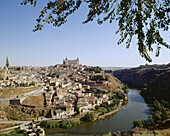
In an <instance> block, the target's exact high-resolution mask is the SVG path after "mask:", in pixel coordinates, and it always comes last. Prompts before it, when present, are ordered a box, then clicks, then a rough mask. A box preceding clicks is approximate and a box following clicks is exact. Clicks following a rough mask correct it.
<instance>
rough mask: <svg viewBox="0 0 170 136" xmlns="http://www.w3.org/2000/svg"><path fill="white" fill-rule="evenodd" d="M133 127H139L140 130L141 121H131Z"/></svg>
mask: <svg viewBox="0 0 170 136" xmlns="http://www.w3.org/2000/svg"><path fill="white" fill-rule="evenodd" d="M133 126H134V127H140V128H142V127H143V123H142V121H141V120H135V121H133Z"/></svg>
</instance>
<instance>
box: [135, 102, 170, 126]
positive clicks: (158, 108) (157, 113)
mask: <svg viewBox="0 0 170 136" xmlns="http://www.w3.org/2000/svg"><path fill="white" fill-rule="evenodd" d="M152 106H153V110H152V113H151V115H150V116H149V117H148V120H147V121H141V120H135V121H134V122H133V125H134V127H144V128H156V127H157V128H167V127H170V126H165V124H163V121H165V120H166V119H168V116H167V111H168V110H169V103H168V102H166V101H164V100H162V101H158V100H156V99H155V100H154V102H153V104H152Z"/></svg>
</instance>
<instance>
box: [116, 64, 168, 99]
mask: <svg viewBox="0 0 170 136" xmlns="http://www.w3.org/2000/svg"><path fill="white" fill-rule="evenodd" d="M113 75H114V76H115V77H117V78H118V79H119V80H121V81H122V82H124V83H126V84H127V85H128V86H129V87H135V88H146V93H147V94H148V95H150V96H153V97H156V98H160V99H165V100H169V101H170V63H169V64H167V65H142V66H140V67H137V68H132V69H124V70H117V71H114V72H113Z"/></svg>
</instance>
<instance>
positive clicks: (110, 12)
mask: <svg viewBox="0 0 170 136" xmlns="http://www.w3.org/2000/svg"><path fill="white" fill-rule="evenodd" d="M37 1H38V0H23V2H22V3H21V4H24V5H27V4H31V5H33V6H36V3H37ZM82 3H85V4H87V5H88V8H89V12H88V15H87V18H86V20H85V21H84V22H83V23H84V24H85V23H88V22H90V21H93V20H94V19H95V18H97V23H98V24H102V23H103V22H104V21H109V22H110V23H112V21H113V20H117V21H118V27H119V28H118V30H117V31H116V33H119V34H120V39H119V41H118V44H121V43H122V42H124V41H125V40H126V41H125V42H126V47H127V48H129V47H130V43H131V41H132V37H134V36H136V37H137V40H138V41H137V45H138V50H139V53H140V55H141V56H142V57H144V58H145V59H146V60H147V61H149V62H151V61H152V59H151V57H150V56H149V54H148V52H153V49H154V47H153V46H156V54H155V55H156V56H159V53H160V49H161V46H164V47H166V48H168V49H170V45H168V44H167V43H166V42H165V41H164V40H163V38H162V36H161V34H160V30H163V31H168V30H169V23H170V15H169V12H170V0H51V1H49V0H47V4H46V5H45V6H44V8H43V10H42V11H41V12H40V15H39V17H38V19H37V20H36V21H37V25H36V26H35V29H34V30H33V31H34V32H35V31H38V30H42V29H43V27H44V24H45V23H47V24H52V25H53V26H58V27H60V26H61V25H62V24H65V23H66V22H67V17H68V16H69V15H71V14H73V13H74V12H75V11H76V10H78V9H79V8H80V6H81V5H82Z"/></svg>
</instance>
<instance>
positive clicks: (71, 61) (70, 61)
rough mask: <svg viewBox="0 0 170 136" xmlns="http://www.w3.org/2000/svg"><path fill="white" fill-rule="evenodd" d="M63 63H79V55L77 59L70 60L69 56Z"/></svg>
mask: <svg viewBox="0 0 170 136" xmlns="http://www.w3.org/2000/svg"><path fill="white" fill-rule="evenodd" d="M63 64H65V65H79V58H78V57H77V59H76V60H68V59H67V58H66V59H65V60H63Z"/></svg>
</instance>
